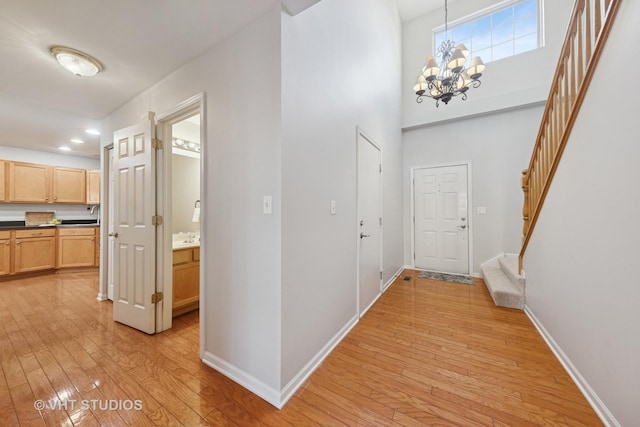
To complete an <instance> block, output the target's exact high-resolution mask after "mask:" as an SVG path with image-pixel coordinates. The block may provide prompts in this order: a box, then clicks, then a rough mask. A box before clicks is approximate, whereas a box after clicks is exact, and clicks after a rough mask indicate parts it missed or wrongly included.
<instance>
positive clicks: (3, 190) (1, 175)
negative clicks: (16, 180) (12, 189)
mask: <svg viewBox="0 0 640 427" xmlns="http://www.w3.org/2000/svg"><path fill="white" fill-rule="evenodd" d="M6 164H7V162H5V161H4V160H0V202H6V201H7V175H6V173H7V172H8V171H7V168H6Z"/></svg>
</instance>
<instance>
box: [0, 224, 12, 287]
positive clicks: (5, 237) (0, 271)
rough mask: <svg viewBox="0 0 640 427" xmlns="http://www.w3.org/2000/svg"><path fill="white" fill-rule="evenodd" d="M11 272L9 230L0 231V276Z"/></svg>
mask: <svg viewBox="0 0 640 427" xmlns="http://www.w3.org/2000/svg"><path fill="white" fill-rule="evenodd" d="M9 273H11V232H10V231H0V276H6V275H8V274H9Z"/></svg>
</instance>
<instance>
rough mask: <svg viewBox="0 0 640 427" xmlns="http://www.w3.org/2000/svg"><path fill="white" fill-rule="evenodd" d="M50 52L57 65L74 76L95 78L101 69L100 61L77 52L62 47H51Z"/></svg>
mask: <svg viewBox="0 0 640 427" xmlns="http://www.w3.org/2000/svg"><path fill="white" fill-rule="evenodd" d="M50 50H51V54H52V55H53V56H54V57H55V58H56V60H57V61H58V63H59V64H60V65H62V66H63V67H64V68H65V69H66V70H69V71H71V72H72V73H73V74H75V75H76V76H80V77H91V76H95V75H96V74H98V73H99V72H100V71H102V69H103V66H102V64H101V63H100V61H98V60H97V59H95V58H94V57H92V56H91V55H87V54H86V53H84V52H80V51H79V50H75V49H71V48H69V47H64V46H53V47H51V49H50Z"/></svg>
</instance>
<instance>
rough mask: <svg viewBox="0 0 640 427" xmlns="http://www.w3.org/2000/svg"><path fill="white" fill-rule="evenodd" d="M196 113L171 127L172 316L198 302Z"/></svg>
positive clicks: (198, 125) (198, 241) (198, 160)
mask: <svg viewBox="0 0 640 427" xmlns="http://www.w3.org/2000/svg"><path fill="white" fill-rule="evenodd" d="M200 134H201V132H200V113H199V112H198V113H196V114H194V115H191V116H189V117H186V118H184V119H182V120H180V121H177V122H175V123H172V124H171V188H172V190H171V193H172V194H171V200H172V202H171V205H172V206H171V208H172V212H171V236H172V239H171V244H172V253H173V256H172V266H173V269H172V277H173V295H172V315H173V317H174V318H175V317H177V316H179V315H182V314H184V313H188V312H191V311H193V310H197V309H198V308H199V301H200V205H201V201H200V193H201V192H200V187H201V183H200V176H201V173H200V153H201V150H202V148H201V141H200Z"/></svg>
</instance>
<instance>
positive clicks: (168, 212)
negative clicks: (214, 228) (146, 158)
mask: <svg viewBox="0 0 640 427" xmlns="http://www.w3.org/2000/svg"><path fill="white" fill-rule="evenodd" d="M201 117H204V94H198V95H196V96H194V97H192V98H190V99H188V100H186V101H184V102H183V103H181V104H179V105H178V106H177V107H175V108H174V109H173V110H171V111H169V112H167V113H165V114H163V115H159V116H155V115H154V114H153V113H149V121H148V122H147V123H148V124H150V125H151V126H150V128H149V129H150V130H149V132H150V133H149V134H148V136H147V134H146V133H145V134H144V137H143V134H142V133H135V134H132V135H131V136H130V138H129V139H130V140H131V141H132V143H131V145H130V146H129V145H127V144H124V143H123V141H124V139H119V138H120V136H121V135H120V134H121V133H123V132H124V131H125V130H128V129H134V127H135V126H140V124H139V125H135V126H132V127H130V128H126V129H123V130H119V131H116V132H115V134H114V141H115V142H114V144H113V146H112V147H113V149H112V150H111V151H110V150H109V148H110V147H105V151H104V155H105V157H104V162H103V170H104V171H105V173H106V172H107V171H109V170H111V169H113V172H112V175H113V177H114V178H115V179H111V177H110V178H109V179H106V180H104V181H103V182H104V184H105V185H104V186H103V190H104V191H105V193H107V194H109V197H108V203H109V206H107V207H106V208H107V209H105V213H106V215H105V218H104V219H103V222H105V223H111V222H115V224H114V226H113V227H110V228H109V234H111V233H112V234H113V235H114V236H113V237H114V238H115V239H117V242H116V243H115V244H113V247H114V250H113V251H108V252H107V254H106V255H107V256H106V257H105V258H107V260H106V263H103V265H104V266H105V268H104V269H102V271H101V278H102V279H104V280H101V290H102V291H103V292H104V294H107V289H105V288H110V289H109V293H110V297H111V298H110V299H112V300H113V301H114V319H115V320H117V321H119V322H120V323H124V324H127V325H129V326H132V327H134V328H136V329H139V330H144V331H145V332H147V333H156V332H162V331H164V330H167V329H170V328H171V326H172V319H173V314H174V310H173V308H174V307H173V277H174V275H173V266H174V251H173V249H174V248H173V246H174V245H173V243H174V239H173V237H174V234H179V233H174V227H173V222H174V217H175V222H176V223H177V224H178V225H177V227H180V228H178V229H177V230H178V231H179V232H180V233H182V234H179V236H176V238H177V239H179V240H177V241H178V246H179V249H180V250H186V249H188V250H189V251H188V252H189V258H188V259H185V258H179V259H180V262H178V263H179V264H183V263H185V262H187V261H188V262H189V263H191V264H192V265H190V267H191V268H190V269H188V274H187V275H188V276H189V278H188V282H189V289H188V290H187V291H186V292H189V293H191V295H192V297H193V298H192V299H191V301H189V303H190V307H182V308H183V309H184V311H183V312H186V311H187V310H190V309H194V310H195V309H197V308H199V306H200V304H199V301H200V295H201V294H202V287H201V285H200V280H199V279H200V277H204V274H203V273H202V272H203V271H204V270H205V266H204V265H200V263H199V261H200V256H201V254H203V253H204V251H203V249H204V248H202V246H203V245H201V244H200V224H201V223H202V219H203V217H204V206H203V205H204V204H203V203H201V201H202V198H201V194H202V189H201V185H200V183H201V182H203V179H202V176H203V175H204V170H203V167H202V157H203V152H204V151H205V150H204V148H203V147H202V144H201V141H204V140H205V126H204V121H203V122H202V123H201V122H200V118H201ZM186 128H191V130H190V131H188V130H186ZM156 132H157V139H156ZM123 147H129V148H127V149H126V150H128V151H126V154H127V156H129V155H130V156H133V154H137V153H138V152H140V153H141V152H145V151H146V152H149V153H151V152H155V153H157V154H156V155H155V156H151V157H150V159H151V162H150V163H149V164H146V165H145V167H144V168H143V167H136V168H134V169H133V171H134V172H133V173H130V174H124V173H122V171H123V169H122V168H121V165H120V163H122V159H123V158H125V157H127V156H125V155H123V153H124V152H125V148H123ZM117 150H119V151H117ZM174 152H175V153H174ZM111 153H113V155H111ZM117 153H120V154H117ZM178 153H179V154H178ZM174 154H176V155H175V156H174ZM174 159H177V160H176V161H175V165H174ZM184 159H189V161H191V162H192V163H190V164H189V165H186V166H185V161H184ZM174 169H175V170H176V171H178V172H177V174H178V175H184V174H181V173H179V171H180V170H183V169H184V170H188V171H193V170H195V171H196V173H195V174H191V176H192V177H194V178H192V180H191V182H189V183H186V181H185V180H186V179H187V178H182V181H180V182H179V183H175V184H174V182H173V181H174V179H173V178H174V176H173V171H174ZM143 170H149V171H152V172H151V174H152V176H153V180H148V181H145V183H144V185H143V184H141V183H142V181H140V182H139V180H137V179H136V180H133V178H137V175H136V174H138V175H139V174H140V173H141V171H143ZM127 175H131V176H132V177H133V178H131V180H130V181H131V183H134V184H135V185H128V184H127V183H123V182H124V181H123V179H124V178H126V176H127ZM138 187H139V190H140V191H139V193H140V194H146V195H148V196H151V195H153V200H150V201H149V202H148V203H134V205H135V207H134V208H132V207H131V205H132V204H131V203H130V202H131V200H134V201H135V200H137V199H135V198H131V197H129V196H130V195H131V194H128V195H127V196H125V195H124V193H125V192H128V193H131V192H133V190H135V189H137V188H138ZM174 188H176V196H174V192H173V189H174ZM187 189H188V190H190V191H186V190H187ZM136 191H137V190H136ZM183 194H185V195H188V197H189V200H190V201H189V203H188V206H185V205H187V204H186V203H183V202H182V201H181V199H179V196H182V195H183ZM174 197H176V198H178V201H176V202H175V203H174ZM191 199H193V200H191ZM174 205H175V206H176V207H177V208H179V209H177V210H176V212H174ZM185 207H186V210H185V209H183V208H185ZM131 209H133V211H132V212H129V210H131ZM143 210H144V212H145V213H144V215H143V214H142V212H143ZM147 210H148V212H147ZM185 211H186V212H188V218H185V215H184V212H185ZM200 212H202V213H203V214H202V215H201V214H200ZM125 216H126V218H128V220H129V221H130V222H132V223H134V222H135V224H136V228H140V227H139V225H140V224H142V223H143V221H144V224H145V225H147V224H146V222H149V224H148V225H150V226H151V225H152V226H153V227H145V230H147V231H145V236H147V238H149V239H153V245H149V246H148V248H149V251H144V252H145V253H153V260H152V262H149V263H145V264H144V265H141V264H140V263H138V262H135V259H133V258H132V259H131V260H129V257H125V256H124V255H123V254H124V253H125V251H124V250H123V248H125V247H127V242H126V241H125V240H126V239H124V237H125V235H124V233H123V232H122V231H123V230H122V228H123V227H122V225H123V224H122V223H123V220H122V218H124V217H125ZM118 218H120V220H119V219H118ZM151 223H153V224H151ZM129 228H133V227H129ZM105 234H107V233H105ZM105 237H107V236H105ZM107 240H108V239H106V238H105V239H104V240H103V241H105V242H106V241H107ZM149 241H151V240H149ZM133 247H134V249H136V251H132V253H136V254H137V253H141V252H142V251H141V250H139V248H140V247H141V246H140V245H135V246H133ZM107 248H108V246H107ZM107 248H105V250H106V249H107ZM151 248H153V250H151ZM186 252H187V251H185V252H180V254H177V256H178V257H181V256H184V254H185V253H186ZM183 261H184V262H183ZM119 265H124V266H125V267H126V268H125V269H124V270H123V269H120V268H119ZM143 267H144V268H143ZM130 270H131V271H133V274H129V273H128V272H129V271H130ZM182 270H187V269H186V268H185V269H182ZM123 271H126V272H127V273H126V274H124V273H123ZM123 274H124V275H123ZM130 276H131V277H130ZM111 283H113V286H111V285H110V284H111ZM136 283H144V287H140V288H139V290H138V287H137V286H135V285H136ZM133 288H135V289H136V291H135V292H134V293H133V294H134V296H135V301H134V299H131V301H130V303H129V304H128V305H129V306H130V307H135V308H137V309H139V308H141V307H142V308H145V311H146V313H148V315H147V319H148V321H150V322H151V323H149V325H148V327H145V328H140V327H137V326H136V323H135V322H129V320H130V319H129V317H130V316H129V315H128V314H125V315H122V316H120V315H119V316H118V317H116V315H115V313H116V310H115V307H116V306H117V305H119V304H120V303H121V302H125V303H127V301H125V299H124V298H122V296H121V295H122V291H123V289H125V291H127V292H128V291H129V290H130V289H133ZM119 292H120V293H119ZM180 292H182V291H180V290H179V292H178V297H180V295H184V293H182V294H181V293H180ZM143 302H144V303H143ZM148 302H150V305H149V304H147V303H148ZM120 305H122V304H120ZM147 308H148V309H147ZM120 311H121V313H122V310H120ZM149 315H150V318H149ZM203 329H204V328H201V331H200V332H201V334H204V330H203Z"/></svg>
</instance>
